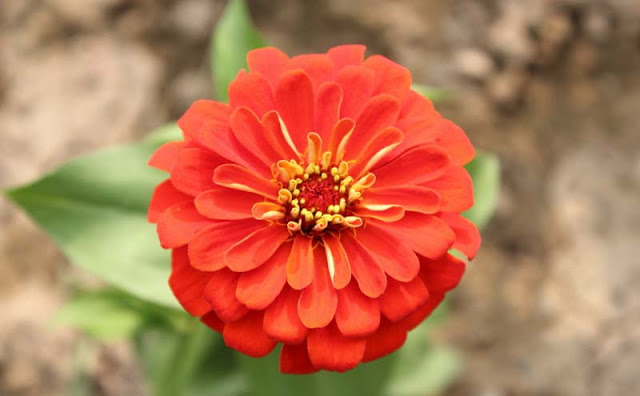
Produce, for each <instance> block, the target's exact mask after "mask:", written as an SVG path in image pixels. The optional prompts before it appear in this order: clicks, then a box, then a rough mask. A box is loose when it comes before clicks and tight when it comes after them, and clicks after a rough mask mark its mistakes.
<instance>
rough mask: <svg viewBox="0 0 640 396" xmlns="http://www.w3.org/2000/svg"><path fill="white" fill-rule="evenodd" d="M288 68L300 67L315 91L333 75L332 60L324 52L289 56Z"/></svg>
mask: <svg viewBox="0 0 640 396" xmlns="http://www.w3.org/2000/svg"><path fill="white" fill-rule="evenodd" d="M287 68H288V69H289V70H294V69H302V70H304V71H305V73H306V74H307V75H308V76H309V78H310V79H311V85H312V86H313V90H314V91H317V90H318V86H319V85H320V84H321V83H322V82H324V81H326V80H328V79H330V78H331V76H332V75H333V62H332V61H331V58H329V57H328V56H327V55H326V54H304V55H298V56H294V57H293V58H291V61H289V65H288V66H287Z"/></svg>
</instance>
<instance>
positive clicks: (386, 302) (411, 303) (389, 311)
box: [379, 278, 429, 322]
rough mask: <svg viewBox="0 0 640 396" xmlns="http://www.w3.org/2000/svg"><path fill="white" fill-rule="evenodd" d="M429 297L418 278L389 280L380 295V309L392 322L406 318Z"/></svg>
mask: <svg viewBox="0 0 640 396" xmlns="http://www.w3.org/2000/svg"><path fill="white" fill-rule="evenodd" d="M428 298H429V292H428V291H427V288H426V287H425V285H424V282H422V280H421V279H420V278H414V279H413V280H412V281H411V282H407V283H402V282H398V281H395V280H389V283H388V284H387V290H386V291H385V292H384V294H383V295H382V296H380V299H379V301H380V311H382V314H383V315H384V316H385V317H386V318H387V319H389V320H391V321H392V322H397V321H399V320H402V319H404V318H406V317H407V316H408V315H409V314H411V313H413V312H414V311H416V310H417V309H418V308H420V307H422V306H423V305H424V304H425V303H426V302H427V299H428Z"/></svg>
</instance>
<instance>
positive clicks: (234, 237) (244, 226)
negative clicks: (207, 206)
mask: <svg viewBox="0 0 640 396" xmlns="http://www.w3.org/2000/svg"><path fill="white" fill-rule="evenodd" d="M263 227H264V223H263V222H261V221H255V220H253V219H245V220H236V221H220V222H216V223H213V224H211V225H210V226H208V227H207V228H205V229H203V230H201V231H200V232H199V233H198V234H197V235H196V237H195V238H193V240H192V241H191V242H190V243H189V259H190V260H191V265H193V266H194V267H195V268H197V269H199V270H201V271H217V270H219V269H221V268H224V266H225V264H224V254H225V253H226V252H227V250H229V249H230V248H231V246H233V245H234V244H236V243H237V242H239V241H241V240H243V239H244V238H246V237H247V236H248V235H250V234H251V233H253V232H255V231H257V230H259V229H261V228H263Z"/></svg>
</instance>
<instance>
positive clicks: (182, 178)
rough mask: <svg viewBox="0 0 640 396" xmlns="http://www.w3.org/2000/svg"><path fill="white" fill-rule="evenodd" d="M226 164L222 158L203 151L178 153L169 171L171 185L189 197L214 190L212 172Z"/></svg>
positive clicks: (194, 149) (193, 150)
mask: <svg viewBox="0 0 640 396" xmlns="http://www.w3.org/2000/svg"><path fill="white" fill-rule="evenodd" d="M225 162H227V161H226V160H225V159H224V158H222V157H220V156H218V155H216V154H214V153H211V152H207V151H205V150H200V149H197V148H186V149H184V150H181V151H180V152H179V153H178V159H177V161H176V163H175V165H174V167H173V169H172V170H171V183H173V185H174V186H175V188H177V189H178V190H180V191H182V192H183V193H185V194H189V195H191V196H194V197H195V196H196V195H198V194H200V193H201V192H203V191H206V190H210V189H212V188H216V185H215V184H213V172H214V170H215V169H216V168H217V167H218V166H219V165H222V164H224V163H225Z"/></svg>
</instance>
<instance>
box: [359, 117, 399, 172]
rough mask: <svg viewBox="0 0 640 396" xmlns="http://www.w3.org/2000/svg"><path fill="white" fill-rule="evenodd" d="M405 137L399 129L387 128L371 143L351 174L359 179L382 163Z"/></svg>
mask: <svg viewBox="0 0 640 396" xmlns="http://www.w3.org/2000/svg"><path fill="white" fill-rule="evenodd" d="M403 138H404V135H403V134H402V132H401V131H400V130H399V129H398V128H394V127H391V128H387V129H385V130H383V131H382V132H380V133H378V134H377V135H375V137H373V139H371V140H370V141H369V143H368V144H367V145H366V147H365V148H364V150H363V151H362V152H361V153H360V156H359V158H358V160H357V162H356V163H355V165H354V166H353V167H351V169H350V173H351V174H352V175H354V177H355V178H356V179H357V178H358V177H359V176H360V175H362V174H364V173H365V172H367V171H368V170H369V169H371V168H372V167H373V166H375V165H376V164H377V163H378V162H380V161H381V160H382V159H383V158H384V157H385V156H386V155H387V154H389V153H390V152H391V151H392V150H393V149H394V148H396V147H397V146H398V145H399V144H400V142H402V139H403Z"/></svg>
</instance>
